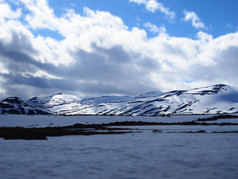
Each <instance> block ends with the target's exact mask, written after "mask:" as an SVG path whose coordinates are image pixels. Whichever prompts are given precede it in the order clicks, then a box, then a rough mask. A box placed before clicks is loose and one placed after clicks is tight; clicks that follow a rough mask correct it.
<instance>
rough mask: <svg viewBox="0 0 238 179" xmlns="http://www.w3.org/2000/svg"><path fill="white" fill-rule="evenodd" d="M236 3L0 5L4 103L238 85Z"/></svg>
mask: <svg viewBox="0 0 238 179" xmlns="http://www.w3.org/2000/svg"><path fill="white" fill-rule="evenodd" d="M236 7H238V1H236V0H197V1H191V0H100V1H96V0H17V1H16V0H0V97H5V96H12V95H16V96H21V97H23V98H28V97H32V96H45V95H51V94H53V93H58V92H64V93H71V94H76V95H78V96H99V95H135V94H140V93H144V92H148V91H153V90H157V91H167V90H174V89H188V88H193V87H199V86H206V85H213V84H216V83H225V84H228V85H232V86H237V84H238V83H237V82H238V81H237V78H236V76H237V75H238V72H237V70H236V69H237V67H238V61H237V60H238V59H237V56H238V21H237V17H238V11H237V10H236Z"/></svg>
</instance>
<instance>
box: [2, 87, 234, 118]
mask: <svg viewBox="0 0 238 179" xmlns="http://www.w3.org/2000/svg"><path fill="white" fill-rule="evenodd" d="M234 112H238V91H236V90H235V89H234V88H232V87H230V86H228V85H224V84H218V85H213V86H208V87H202V88H195V89H191V90H176V91H169V92H166V93H161V92H156V91H154V92H149V93H146V94H141V95H138V96H102V97H96V98H85V99H82V98H79V97H77V96H73V95H68V94H62V93H59V94H55V95H52V96H49V97H44V98H39V97H34V98H31V99H29V100H27V101H23V100H21V99H20V98H17V97H9V98H6V99H4V100H2V101H0V113H2V114H54V115H127V116H159V115H186V114H220V113H234Z"/></svg>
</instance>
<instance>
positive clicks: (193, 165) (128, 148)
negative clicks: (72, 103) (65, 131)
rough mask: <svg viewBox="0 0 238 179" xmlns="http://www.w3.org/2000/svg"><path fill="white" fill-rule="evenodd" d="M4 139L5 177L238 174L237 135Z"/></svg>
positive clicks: (0, 152) (0, 161) (1, 163)
mask: <svg viewBox="0 0 238 179" xmlns="http://www.w3.org/2000/svg"><path fill="white" fill-rule="evenodd" d="M154 127H155V126H154ZM160 127H161V126H160ZM171 127H172V128H171ZM173 127H174V126H170V127H168V126H167V127H165V126H164V127H163V128H165V129H163V130H166V129H167V130H168V129H170V130H174V128H173ZM180 127H182V126H180ZM195 127H196V130H198V129H204V128H200V127H198V126H195ZM217 127H218V126H217ZM155 128H156V127H155ZM186 128H187V127H186ZM156 129H157V128H156ZM158 129H161V128H158ZM176 129H177V128H176ZM180 130H185V129H182V128H180ZM0 143H1V147H0V156H1V157H0V178H18V179H32V178H46V179H47V178H58V179H64V178H95V179H96V178H137V179H143V178H193V179H200V178H216V179H223V178H229V179H235V178H237V176H238V170H237V168H238V152H237V148H238V142H237V134H178V133H176V134H174V133H152V132H151V130H144V132H143V133H135V134H123V135H96V136H67V137H49V138H48V140H46V141H24V140H2V139H0Z"/></svg>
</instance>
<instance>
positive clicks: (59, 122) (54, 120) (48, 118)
mask: <svg viewBox="0 0 238 179" xmlns="http://www.w3.org/2000/svg"><path fill="white" fill-rule="evenodd" d="M237 115H238V114H237ZM207 117H211V115H187V116H186V115H185V116H182V115H181V116H171V117H162V116H159V117H143V116H134V117H132V116H54V115H33V116H31V115H0V127H16V126H19V127H49V126H51V127H53V126H67V125H73V124H76V123H82V124H102V123H110V122H116V121H119V122H121V121H145V122H168V123H169V122H186V121H193V120H196V119H198V118H207Z"/></svg>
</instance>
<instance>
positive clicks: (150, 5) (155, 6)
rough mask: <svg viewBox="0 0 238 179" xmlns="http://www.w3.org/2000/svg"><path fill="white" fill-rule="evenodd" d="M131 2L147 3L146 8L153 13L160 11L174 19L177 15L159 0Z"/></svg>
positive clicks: (136, 0)
mask: <svg viewBox="0 0 238 179" xmlns="http://www.w3.org/2000/svg"><path fill="white" fill-rule="evenodd" d="M129 2H134V3H137V4H143V5H145V8H146V10H148V11H150V12H152V13H154V12H156V11H160V12H161V13H163V14H165V15H166V17H168V18H170V19H174V18H175V17H176V13H175V12H174V11H170V9H169V8H167V7H164V5H163V4H162V3H159V2H158V1H157V0H129Z"/></svg>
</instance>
